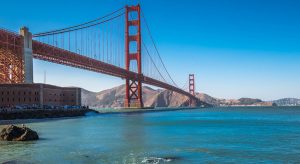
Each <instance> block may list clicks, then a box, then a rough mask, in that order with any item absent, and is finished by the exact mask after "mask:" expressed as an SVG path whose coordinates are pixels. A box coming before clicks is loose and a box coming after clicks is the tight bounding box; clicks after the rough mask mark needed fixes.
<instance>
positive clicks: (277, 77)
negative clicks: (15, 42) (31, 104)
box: [0, 0, 300, 100]
mask: <svg viewBox="0 0 300 164" xmlns="http://www.w3.org/2000/svg"><path fill="white" fill-rule="evenodd" d="M127 1H128V0H127ZM140 1H141V4H142V9H143V11H144V13H145V16H146V18H147V20H148V23H149V24H150V28H151V31H152V34H153V36H154V38H155V40H156V42H157V45H158V49H159V50H160V52H161V55H162V57H163V59H164V61H165V63H166V66H167V68H168V69H169V71H170V73H171V75H172V76H173V77H174V79H175V81H176V82H177V83H178V84H179V85H184V83H185V82H186V80H187V76H188V74H189V73H195V74H196V79H197V80H196V87H197V91H200V92H204V93H208V94H210V95H212V96H215V97H220V98H240V97H255V98H261V99H264V100H272V99H277V98H282V97H296V98H300V76H299V72H300V1H298V0H264V1H263V0H243V1H241V0H226V1H224V0H197V1H195V0H172V1H169V0H140ZM26 3H27V4H26ZM125 3H127V2H125V0H115V1H112V0H85V1H80V2H79V1H75V2H74V1H61V0H51V1H38V0H28V1H27V2H22V3H20V2H19V1H3V2H1V6H2V7H1V10H0V22H1V25H0V26H1V27H4V28H7V29H10V30H13V31H18V29H19V27H21V26H22V25H26V26H28V27H29V28H30V30H31V31H32V32H33V33H36V32H41V31H47V30H51V29H56V28H61V27H65V26H70V25H74V24H78V23H82V22H85V21H88V20H91V19H94V18H97V17H99V16H102V15H104V14H106V13H109V12H111V11H113V10H115V9H118V8H120V7H121V6H123V5H124V4H125ZM178 68H180V69H178ZM44 70H46V71H47V83H51V84H55V85H59V86H80V87H83V88H86V89H89V90H93V91H100V90H102V89H106V88H110V87H114V86H117V85H119V84H123V83H124V82H123V81H122V80H121V79H118V78H113V77H110V76H106V75H101V74H97V73H93V72H88V71H82V70H78V69H74V68H69V67H65V66H60V65H56V64H51V63H45V62H41V61H37V60H35V61H34V73H35V74H34V80H35V82H43V74H44Z"/></svg>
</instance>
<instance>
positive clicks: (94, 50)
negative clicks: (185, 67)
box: [0, 5, 199, 108]
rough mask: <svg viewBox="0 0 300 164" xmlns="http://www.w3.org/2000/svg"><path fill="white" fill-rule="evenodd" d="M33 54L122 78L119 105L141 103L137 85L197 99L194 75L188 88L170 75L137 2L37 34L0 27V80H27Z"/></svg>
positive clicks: (31, 70) (4, 81) (30, 71)
mask: <svg viewBox="0 0 300 164" xmlns="http://www.w3.org/2000/svg"><path fill="white" fill-rule="evenodd" d="M124 23H125V25H124ZM142 28H143V29H145V30H143V31H142ZM142 36H143V40H142ZM33 58H35V59H39V60H44V61H48V62H53V63H57V64H63V65H67V66H71V67H76V68H80V69H85V70H90V71H94V72H99V73H103V74H107V75H111V76H115V77H119V78H122V79H125V80H126V95H125V100H124V105H125V107H138V108H140V107H143V100H142V84H143V83H144V84H148V85H153V86H157V87H160V88H165V89H167V90H171V91H174V92H177V93H179V94H182V95H185V96H187V97H188V98H189V101H190V104H191V105H192V104H197V103H198V102H199V100H198V98H196V97H195V87H194V75H190V76H189V77H190V78H189V89H188V91H186V90H185V89H182V88H179V87H178V86H177V85H176V83H175V82H174V80H173V79H172V77H171V76H170V74H169V72H168V71H167V69H166V67H165V64H164V62H163V60H162V58H161V56H160V54H159V51H158V49H157V47H156V45H155V42H154V39H153V37H152V35H151V32H150V30H149V26H148V24H147V21H146V19H145V17H144V14H143V13H142V11H141V8H140V6H139V5H137V6H126V7H124V8H121V9H118V10H116V11H114V12H112V13H109V14H107V15H105V16H103V17H100V18H97V19H95V20H92V21H89V22H85V23H82V24H78V25H75V26H71V27H67V28H62V29H57V30H52V31H47V32H42V33H36V34H31V33H30V32H29V30H28V28H26V27H23V28H21V29H20V33H19V34H16V33H13V32H9V31H7V30H4V29H0V83H33V75H32V74H33V69H32V60H33Z"/></svg>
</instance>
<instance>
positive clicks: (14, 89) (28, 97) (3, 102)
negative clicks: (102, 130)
mask: <svg viewBox="0 0 300 164" xmlns="http://www.w3.org/2000/svg"><path fill="white" fill-rule="evenodd" d="M17 105H37V106H40V107H43V106H44V105H49V106H64V105H70V106H81V89H80V88H73V87H57V86H53V85H48V84H0V107H7V106H17Z"/></svg>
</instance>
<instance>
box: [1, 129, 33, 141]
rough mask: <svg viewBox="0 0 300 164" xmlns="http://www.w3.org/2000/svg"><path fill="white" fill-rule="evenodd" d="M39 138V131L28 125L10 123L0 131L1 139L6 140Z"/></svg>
mask: <svg viewBox="0 0 300 164" xmlns="http://www.w3.org/2000/svg"><path fill="white" fill-rule="evenodd" d="M38 139H39V136H38V134H37V132H35V131H33V130H31V129H29V128H27V127H18V126H15V125H9V126H7V127H5V128H4V129H2V131H1V132H0V140H4V141H33V140H38Z"/></svg>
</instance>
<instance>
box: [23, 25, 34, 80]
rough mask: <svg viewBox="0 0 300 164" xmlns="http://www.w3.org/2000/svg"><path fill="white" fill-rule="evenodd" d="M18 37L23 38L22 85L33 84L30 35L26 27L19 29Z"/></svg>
mask: <svg viewBox="0 0 300 164" xmlns="http://www.w3.org/2000/svg"><path fill="white" fill-rule="evenodd" d="M20 35H21V36H23V39H24V42H23V43H24V44H23V61H24V72H25V77H24V83H26V84H32V83H33V52H32V34H31V32H29V29H28V28H27V27H22V28H21V29H20Z"/></svg>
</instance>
